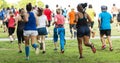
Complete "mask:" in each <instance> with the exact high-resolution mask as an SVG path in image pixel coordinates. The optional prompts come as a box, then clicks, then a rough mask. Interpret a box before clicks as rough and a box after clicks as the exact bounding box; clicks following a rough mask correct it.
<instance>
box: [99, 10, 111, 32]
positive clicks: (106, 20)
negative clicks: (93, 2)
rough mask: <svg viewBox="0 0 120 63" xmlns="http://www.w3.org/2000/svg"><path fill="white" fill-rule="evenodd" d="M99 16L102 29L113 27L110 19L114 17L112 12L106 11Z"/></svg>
mask: <svg viewBox="0 0 120 63" xmlns="http://www.w3.org/2000/svg"><path fill="white" fill-rule="evenodd" d="M99 18H100V19H101V23H100V30H107V29H111V25H110V21H111V19H112V16H111V14H110V13H108V12H106V11H104V12H102V13H100V14H99Z"/></svg>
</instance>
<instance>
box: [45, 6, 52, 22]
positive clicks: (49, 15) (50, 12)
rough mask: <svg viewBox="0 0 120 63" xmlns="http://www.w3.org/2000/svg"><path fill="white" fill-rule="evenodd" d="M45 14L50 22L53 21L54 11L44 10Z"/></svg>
mask: <svg viewBox="0 0 120 63" xmlns="http://www.w3.org/2000/svg"><path fill="white" fill-rule="evenodd" d="M44 14H45V15H46V16H47V19H48V21H51V19H52V16H51V15H52V11H51V10H50V9H47V8H46V9H44Z"/></svg>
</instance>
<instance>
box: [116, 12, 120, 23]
mask: <svg viewBox="0 0 120 63" xmlns="http://www.w3.org/2000/svg"><path fill="white" fill-rule="evenodd" d="M117 21H118V22H120V12H119V13H118V14H117Z"/></svg>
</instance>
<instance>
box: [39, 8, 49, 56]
mask: <svg viewBox="0 0 120 63" xmlns="http://www.w3.org/2000/svg"><path fill="white" fill-rule="evenodd" d="M37 16H38V26H37V28H38V37H37V38H38V42H39V43H40V49H42V50H43V52H42V53H43V54H44V53H45V52H46V51H45V35H47V29H46V25H47V22H48V20H47V16H45V15H44V14H43V9H42V8H38V15H37Z"/></svg>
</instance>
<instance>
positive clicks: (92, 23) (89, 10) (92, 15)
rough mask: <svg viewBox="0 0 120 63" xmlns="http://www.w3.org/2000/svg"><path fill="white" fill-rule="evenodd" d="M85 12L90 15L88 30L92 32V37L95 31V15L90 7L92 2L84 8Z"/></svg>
mask: <svg viewBox="0 0 120 63" xmlns="http://www.w3.org/2000/svg"><path fill="white" fill-rule="evenodd" d="M86 13H87V14H88V15H89V16H90V18H91V19H92V22H90V23H88V24H89V26H90V31H91V34H92V38H94V37H95V32H94V31H93V25H94V20H95V19H94V18H95V16H96V13H95V11H94V10H93V8H92V4H90V5H89V6H88V8H87V10H86Z"/></svg>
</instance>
